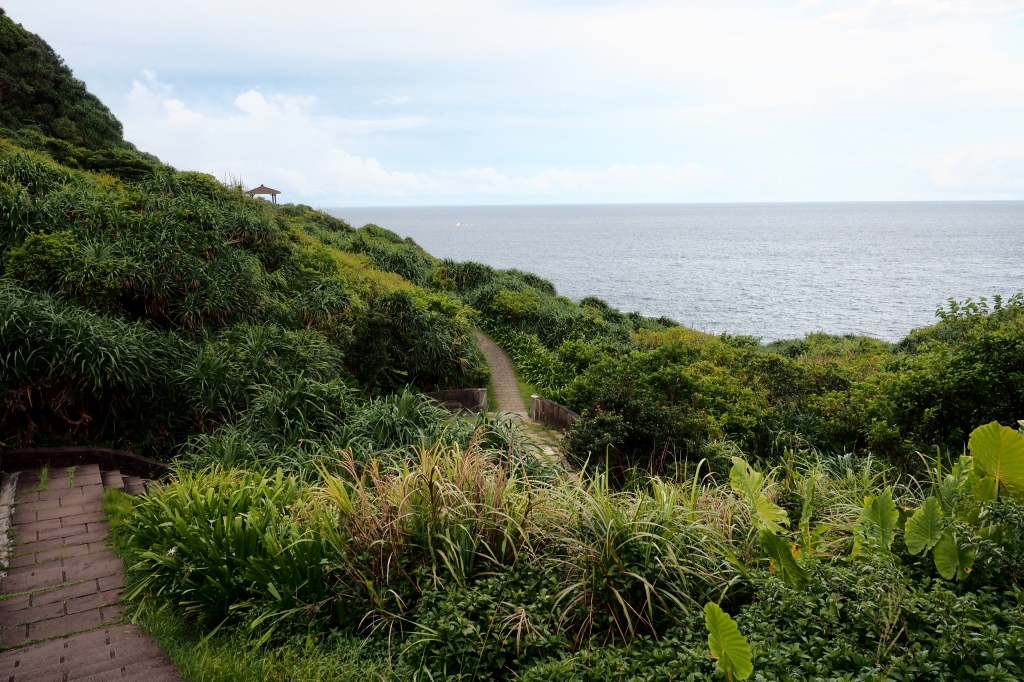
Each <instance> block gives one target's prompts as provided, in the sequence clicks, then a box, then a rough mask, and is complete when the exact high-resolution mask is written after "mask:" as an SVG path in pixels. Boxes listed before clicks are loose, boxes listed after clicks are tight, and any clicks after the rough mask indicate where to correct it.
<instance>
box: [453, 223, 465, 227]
mask: <svg viewBox="0 0 1024 682" xmlns="http://www.w3.org/2000/svg"><path fill="white" fill-rule="evenodd" d="M465 226H466V223H455V227H465Z"/></svg>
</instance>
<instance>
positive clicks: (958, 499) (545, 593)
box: [114, 423, 1024, 680]
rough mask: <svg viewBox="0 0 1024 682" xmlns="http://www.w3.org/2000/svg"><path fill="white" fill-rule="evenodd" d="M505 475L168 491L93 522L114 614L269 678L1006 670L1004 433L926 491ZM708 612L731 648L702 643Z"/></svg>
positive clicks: (443, 461) (437, 463)
mask: <svg viewBox="0 0 1024 682" xmlns="http://www.w3.org/2000/svg"><path fill="white" fill-rule="evenodd" d="M527 464H528V462H527V461H526V460H524V459H523V457H522V455H519V454H516V453H512V454H510V452H509V451H508V450H494V449H492V448H489V447H486V446H483V445H481V440H480V439H478V438H477V439H472V441H471V443H470V445H469V446H468V447H466V448H464V449H463V448H461V447H459V446H457V445H456V446H448V445H444V444H437V445H435V446H433V447H432V448H429V449H422V450H420V451H419V452H418V458H417V459H416V460H415V461H412V462H408V463H405V464H388V463H386V462H381V461H377V460H370V461H368V462H359V461H357V460H355V459H354V458H351V457H345V456H343V457H342V458H340V459H339V460H337V461H336V462H335V463H334V464H333V465H326V464H325V465H324V466H323V467H322V469H321V471H320V474H321V475H320V477H319V478H318V479H317V480H316V481H311V482H303V481H302V480H300V479H298V478H295V477H288V476H286V475H284V474H283V472H281V471H278V472H268V471H264V470H245V469H237V468H236V469H229V468H224V467H222V466H212V467H209V468H207V469H204V470H198V471H197V470H192V469H190V470H181V471H179V473H178V476H177V478H176V480H174V481H173V482H171V483H168V484H166V485H165V486H162V487H160V488H157V489H156V490H154V491H153V492H152V493H151V495H150V496H149V497H147V498H140V499H137V500H134V501H133V502H130V503H129V504H130V505H131V507H130V509H122V510H120V511H117V512H116V513H117V515H116V519H115V523H114V527H115V533H116V535H117V537H118V538H120V539H119V540H118V542H119V545H120V547H121V550H122V552H123V554H124V556H125V557H126V562H127V564H128V566H129V576H130V579H131V581H132V582H131V589H130V595H131V597H132V598H134V599H137V600H138V602H139V603H140V604H141V605H142V606H141V608H142V613H143V616H142V619H143V622H155V623H157V624H158V625H159V627H163V628H171V629H172V630H173V631H174V632H178V633H179V634H177V635H173V636H172V635H167V636H168V637H170V638H171V639H172V640H174V639H175V638H177V639H178V640H179V641H180V640H182V638H185V640H186V641H195V639H196V638H197V636H196V635H194V634H192V635H186V634H183V633H184V630H183V628H185V624H187V623H195V624H198V625H199V626H200V628H199V630H198V631H199V632H206V633H208V632H210V631H216V632H217V633H218V635H217V637H219V638H220V639H216V640H215V641H216V642H217V643H216V644H215V645H210V646H216V647H222V648H223V649H225V650H233V651H236V652H239V653H237V654H233V655H232V656H234V657H235V658H238V657H243V652H244V657H248V658H247V659H246V660H247V661H249V662H247V663H245V665H247V666H257V667H258V666H268V668H267V669H268V670H269V669H271V668H272V666H273V665H274V661H280V660H281V655H282V653H281V652H282V651H285V652H292V654H293V655H294V656H297V657H299V658H301V659H302V661H301V663H300V666H310V668H311V669H318V668H317V666H322V665H327V663H326V662H325V659H324V651H328V652H330V651H334V650H337V651H339V652H340V653H339V654H338V658H337V659H336V660H335V659H333V658H331V657H330V656H328V659H327V660H331V661H334V664H336V665H345V666H349V668H347V669H349V670H352V671H353V672H352V675H353V676H354V675H356V674H364V673H363V672H359V671H371V672H370V673H366V674H372V675H378V676H380V677H382V678H385V679H467V680H468V679H511V678H515V677H521V678H522V679H530V680H556V679H559V680H561V679H580V680H597V679H644V680H651V679H656V680H672V679H695V680H697V679H717V678H719V676H721V675H722V674H723V672H730V673H734V674H735V675H736V677H737V678H739V679H743V678H744V677H746V674H749V672H750V669H749V666H747V664H746V663H745V662H744V661H745V656H751V657H752V658H751V661H752V668H753V670H754V671H756V674H757V675H758V676H759V677H760V678H761V679H794V680H796V679H800V680H803V679H807V680H810V679H861V680H874V679H935V680H942V679H949V680H952V679H1018V678H1019V676H1020V675H1021V674H1022V673H1024V657H1022V653H1021V652H1022V649H1021V644H1022V643H1024V642H1022V638H1024V602H1022V597H1024V592H1021V590H1020V579H1021V577H1022V573H1021V566H1020V564H1019V561H1018V557H1019V554H1020V552H1021V551H1022V550H1024V544H1022V543H1024V507H1022V506H1021V502H1020V490H1021V489H1022V488H1024V436H1022V435H1020V434H1019V433H1018V432H1017V431H1014V430H1012V429H1009V428H1007V427H1002V426H1000V425H999V424H997V423H993V424H990V425H988V426H985V427H982V428H979V429H977V430H976V431H975V432H974V434H973V436H972V438H971V447H970V455H968V456H963V457H961V458H960V459H959V460H958V461H957V462H956V463H955V465H953V466H952V467H949V466H948V464H946V465H943V464H941V463H940V462H939V461H931V462H929V472H930V474H931V477H930V479H929V480H915V479H913V478H909V477H906V476H903V475H901V474H900V473H899V472H898V471H896V470H894V469H893V468H892V467H891V466H888V465H885V464H883V463H882V462H881V461H880V460H873V459H871V458H863V459H861V458H854V457H849V456H848V457H844V458H820V457H816V456H813V455H790V456H789V457H788V458H787V459H786V460H785V461H784V462H782V463H781V464H780V465H779V466H778V467H775V468H773V469H770V470H758V469H757V468H756V467H754V466H752V465H751V464H750V463H748V462H747V461H745V460H743V459H741V458H735V459H734V461H733V463H732V468H731V471H730V476H729V480H728V482H727V483H725V482H719V481H716V480H715V479H714V477H703V476H701V475H697V476H695V477H694V478H693V479H692V480H691V481H689V482H678V483H677V482H672V481H668V480H665V479H659V478H648V479H646V480H645V481H643V482H642V483H640V482H638V481H636V480H634V485H633V486H632V487H631V488H630V489H628V490H616V489H614V488H613V487H611V486H610V485H609V482H608V478H607V476H606V475H599V476H596V477H587V476H583V477H578V476H570V475H564V474H563V473H560V472H559V471H558V470H555V469H549V468H537V467H536V465H530V466H527ZM531 466H532V467H533V468H534V471H533V472H532V473H530V472H529V469H530V468H531ZM709 604H710V606H708V605H709ZM712 607H714V608H712ZM715 608H718V609H721V610H724V614H732V615H733V616H734V617H735V624H736V625H735V627H736V628H738V629H737V630H736V632H738V633H739V635H738V639H737V636H736V633H733V637H732V639H729V637H728V636H725V635H721V636H719V637H718V639H716V636H715V629H714V628H712V620H711V617H712V616H711V615H709V614H717V611H715ZM158 609H162V610H163V614H164V615H163V617H162V618H160V617H156V616H154V615H153V614H154V613H156V610H158ZM717 617H718V618H722V617H723V616H717ZM160 623H162V624H160ZM175 624H177V625H175ZM716 627H718V626H716ZM174 628H177V629H174ZM708 630H711V631H712V634H711V639H710V641H711V648H710V649H709V634H708ZM724 631H725V632H726V633H728V630H727V628H726V629H725V630H724ZM189 637H191V640H188V638H189ZM313 638H317V639H315V640H314V639H313ZM321 639H322V640H323V641H325V642H326V641H329V642H332V644H331V645H330V646H329V647H328V648H327V649H322V648H320V647H316V646H313V647H309V646H307V645H304V644H303V643H304V642H307V643H308V642H309V641H320V640H321ZM211 641H213V640H211ZM716 641H717V642H718V647H719V648H718V649H716V648H715V646H716ZM730 641H731V642H732V643H731V644H728V642H730ZM737 641H738V642H739V644H740V648H739V650H737V649H736V647H737ZM723 642H724V643H725V644H723ZM203 646H207V645H206V644H205V643H204V645H203ZM303 646H306V648H305V649H304V648H303ZM722 646H727V647H730V648H729V649H722V648H721V647H722ZM219 650H220V649H216V650H214V652H213V653H211V659H210V660H211V663H210V665H211V666H213V665H215V664H216V665H221V664H224V661H223V660H222V659H223V657H221V656H219V655H218V654H216V653H215V651H219ZM715 651H718V659H719V660H718V665H716V662H715V661H714V660H713V659H712V656H711V654H712V653H713V652H715ZM723 651H729V652H731V653H730V654H729V657H727V658H725V659H723V657H722V652H723ZM232 656H228V657H227V660H234V659H233V658H232ZM185 658H186V660H193V659H194V658H195V655H194V654H189V655H187V656H185ZM218 661H219V662H218ZM190 665H195V666H197V667H195V668H190V670H193V669H194V670H196V674H195V679H237V678H232V677H231V676H230V674H228V673H223V675H224V676H223V677H217V675H218V674H221V673H216V674H214V673H213V672H211V673H210V676H209V677H206V676H204V675H206V673H203V672H202V671H203V670H204V668H203V667H202V666H201V665H199V664H198V663H194V664H190ZM231 665H238V666H242V665H243V664H242V663H241V662H239V663H237V664H235V663H232V664H231ZM229 667H230V666H229ZM239 669H241V668H239ZM247 669H248V668H247ZM252 669H255V668H252ZM745 673H746V674H745ZM232 674H234V673H232ZM239 674H240V673H239ZM346 674H347V673H346ZM295 679H298V678H295Z"/></svg>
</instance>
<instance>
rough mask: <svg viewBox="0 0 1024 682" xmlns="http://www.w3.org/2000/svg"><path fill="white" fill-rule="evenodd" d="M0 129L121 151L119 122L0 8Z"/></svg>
mask: <svg viewBox="0 0 1024 682" xmlns="http://www.w3.org/2000/svg"><path fill="white" fill-rule="evenodd" d="M0 125H2V126H3V127H5V128H7V129H8V130H10V131H12V132H22V131H26V129H27V130H30V131H33V132H38V133H40V134H43V135H46V136H49V137H54V138H57V139H59V140H64V141H65V142H69V143H71V144H73V145H75V146H77V147H84V148H86V149H91V150H96V149H107V148H111V147H125V146H126V144H125V141H124V137H123V129H122V126H121V122H120V121H118V120H117V118H116V117H115V116H114V114H113V113H111V111H110V109H108V108H107V107H106V105H104V104H103V102H101V101H100V100H99V98H97V97H96V96H95V95H93V94H92V93H90V92H89V91H88V89H87V88H86V87H85V83H83V82H82V81H80V80H78V79H77V78H75V77H74V74H72V72H71V69H70V68H68V66H67V65H66V64H65V63H64V60H63V59H61V57H60V55H58V54H57V53H56V52H54V51H53V48H51V47H50V46H49V45H47V44H46V41H44V40H43V39H42V38H40V37H39V36H37V35H36V34H34V33H30V32H29V31H26V30H25V29H24V28H23V27H22V26H21V24H16V23H14V22H13V21H12V20H11V19H10V17H8V16H7V14H6V13H5V12H4V10H3V9H0Z"/></svg>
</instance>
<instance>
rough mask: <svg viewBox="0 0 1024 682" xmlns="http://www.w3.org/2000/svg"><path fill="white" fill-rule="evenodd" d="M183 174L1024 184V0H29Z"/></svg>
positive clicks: (464, 190) (818, 185)
mask: <svg viewBox="0 0 1024 682" xmlns="http://www.w3.org/2000/svg"><path fill="white" fill-rule="evenodd" d="M3 7H4V9H5V10H6V11H7V14H8V15H9V16H11V17H12V18H13V19H14V20H15V21H17V22H19V23H21V24H23V25H24V26H25V28H27V29H29V30H31V31H33V32H35V33H38V34H40V35H41V36H42V37H43V38H44V39H45V40H47V42H49V43H50V44H51V45H52V46H53V47H54V49H55V50H56V51H57V52H58V53H59V54H60V55H62V56H63V57H64V59H65V60H66V62H67V63H68V65H69V66H71V68H72V69H73V70H74V72H75V75H76V76H77V77H79V78H81V79H82V80H84V81H85V82H86V83H87V84H88V86H89V88H90V90H91V91H92V92H94V93H96V94H97V95H98V96H99V97H100V98H101V99H102V100H103V101H104V102H105V103H106V104H107V105H108V106H109V107H110V108H111V109H112V110H113V112H114V113H115V114H116V115H117V116H118V118H119V119H120V120H121V121H122V122H123V123H124V126H125V136H126V138H127V139H129V140H131V141H132V142H134V143H135V144H136V145H137V146H138V147H139V148H140V149H143V150H146V151H149V152H152V153H154V154H156V155H157V156H159V157H160V158H161V159H162V160H163V161H165V162H167V163H170V164H172V165H174V166H176V167H178V168H181V169H189V170H200V171H204V172H209V173H213V174H214V175H216V176H218V177H221V178H226V177H235V178H240V179H241V180H242V181H243V182H244V183H245V184H246V185H248V186H256V185H259V184H266V185H269V186H271V187H274V188H276V189H279V190H281V191H282V192H283V195H282V197H281V198H282V199H283V200H288V201H296V202H303V203H308V204H311V205H314V206H323V207H343V206H388V205H458V204H531V203H539V204H556V203H633V202H639V203H654V202H733V201H872V200H958V199H1024V0H993V1H991V2H981V1H978V2H975V1H972V0H894V1H890V2H886V1H881V0H877V1H852V0H850V1H846V0H803V1H801V2H773V1H772V0H758V1H749V2H748V1H744V0H735V1H732V0H716V1H714V2H708V1H707V0H703V1H700V2H689V1H687V0H673V1H671V2H662V1H660V0H651V1H637V2H618V1H616V0H595V1H593V2H584V1H577V0H546V1H543V2H533V1H531V0H523V1H521V2H506V1H494V0H445V1H444V2H438V1H435V0H374V2H366V1H365V0H361V1H359V2H354V1H350V0H286V1H278V2H268V1H265V0H245V1H244V2H235V1H233V0H230V1H229V0H223V1H222V0H203V1H199V0H173V2H172V1H170V0H146V1H145V2H138V0H89V2H82V0H6V1H5V2H3Z"/></svg>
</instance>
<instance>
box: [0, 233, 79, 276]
mask: <svg viewBox="0 0 1024 682" xmlns="http://www.w3.org/2000/svg"><path fill="white" fill-rule="evenodd" d="M76 251H77V250H76V248H75V237H74V235H72V234H71V233H70V232H56V233H54V234H45V233H37V234H33V235H30V236H29V237H28V238H26V239H25V241H24V242H22V243H21V245H19V246H17V247H15V248H13V249H11V250H10V251H8V252H7V257H6V263H5V268H4V274H5V275H6V276H8V277H10V278H12V279H14V280H16V281H17V282H19V283H20V284H21V285H22V286H24V287H27V288H30V289H42V290H47V289H53V288H58V287H60V286H61V285H62V284H63V283H64V276H65V272H66V271H67V270H68V269H69V268H70V266H71V265H72V263H73V262H74V258H75V255H76Z"/></svg>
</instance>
